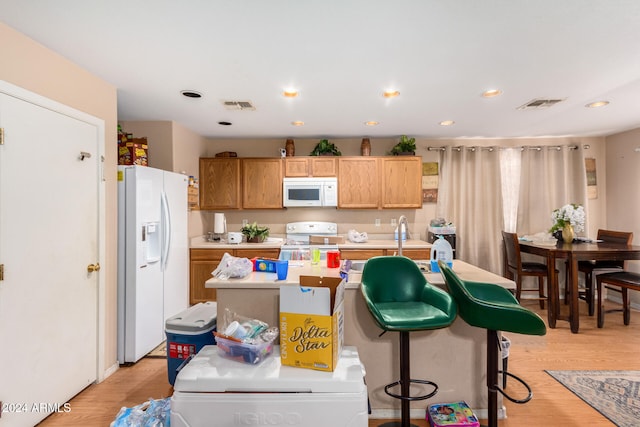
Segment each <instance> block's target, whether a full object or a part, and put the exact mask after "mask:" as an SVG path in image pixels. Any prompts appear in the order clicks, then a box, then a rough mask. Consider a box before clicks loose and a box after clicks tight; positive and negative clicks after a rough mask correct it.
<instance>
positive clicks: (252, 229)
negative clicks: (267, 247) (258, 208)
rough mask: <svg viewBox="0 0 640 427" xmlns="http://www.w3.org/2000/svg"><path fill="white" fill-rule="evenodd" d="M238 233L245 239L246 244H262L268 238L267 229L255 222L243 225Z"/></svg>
mask: <svg viewBox="0 0 640 427" xmlns="http://www.w3.org/2000/svg"><path fill="white" fill-rule="evenodd" d="M240 231H241V232H242V234H244V235H245V236H246V237H247V243H262V242H264V239H266V238H267V237H268V236H269V227H263V226H259V225H258V223H257V222H254V223H253V224H247V225H245V226H244V227H242V229H241V230H240Z"/></svg>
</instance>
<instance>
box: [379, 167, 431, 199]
mask: <svg viewBox="0 0 640 427" xmlns="http://www.w3.org/2000/svg"><path fill="white" fill-rule="evenodd" d="M382 207H383V208H421V207H422V157H413V156H393V157H385V158H383V159H382Z"/></svg>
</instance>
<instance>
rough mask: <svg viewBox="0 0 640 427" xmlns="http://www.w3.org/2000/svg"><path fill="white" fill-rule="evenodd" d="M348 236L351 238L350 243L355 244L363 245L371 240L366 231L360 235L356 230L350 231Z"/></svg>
mask: <svg viewBox="0 0 640 427" xmlns="http://www.w3.org/2000/svg"><path fill="white" fill-rule="evenodd" d="M347 236H348V237H349V241H351V242H353V243H363V242H366V241H367V240H369V237H368V236H367V232H366V231H363V232H362V233H359V232H358V231H356V230H349V233H348V234H347Z"/></svg>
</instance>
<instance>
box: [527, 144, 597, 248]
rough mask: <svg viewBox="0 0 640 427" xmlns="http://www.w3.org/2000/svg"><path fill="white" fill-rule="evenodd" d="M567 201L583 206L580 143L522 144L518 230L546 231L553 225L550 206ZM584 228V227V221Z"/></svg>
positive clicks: (584, 181) (584, 192)
mask: <svg viewBox="0 0 640 427" xmlns="http://www.w3.org/2000/svg"><path fill="white" fill-rule="evenodd" d="M568 203H577V204H580V205H582V206H584V207H585V209H586V208H587V176H586V171H585V164H584V150H583V148H582V146H581V145H579V144H576V145H571V144H570V145H558V146H547V147H545V146H541V147H524V148H523V150H522V159H521V174H520V200H519V202H518V225H517V231H518V234H519V235H525V234H535V233H538V232H541V231H548V230H549V229H550V228H551V226H552V225H553V221H552V220H551V213H552V212H553V210H554V209H557V208H559V207H561V206H564V205H566V204H568ZM587 220H588V218H587ZM585 229H588V228H587V227H586V224H585Z"/></svg>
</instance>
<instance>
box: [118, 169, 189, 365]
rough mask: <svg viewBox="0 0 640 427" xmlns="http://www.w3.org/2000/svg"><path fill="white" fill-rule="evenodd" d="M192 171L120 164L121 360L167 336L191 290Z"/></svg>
mask: <svg viewBox="0 0 640 427" xmlns="http://www.w3.org/2000/svg"><path fill="white" fill-rule="evenodd" d="M187 184H188V177H187V176H185V175H181V174H178V173H173V172H167V171H163V170H160V169H154V168H150V167H146V166H118V361H119V362H120V363H129V362H137V361H138V360H139V359H140V358H142V357H143V356H145V355H146V354H147V353H148V352H149V351H151V350H153V349H154V348H155V347H156V346H158V345H159V344H160V343H162V341H164V339H165V335H164V326H165V320H166V319H168V318H169V317H171V316H173V315H175V314H177V313H179V312H181V311H183V310H185V309H186V308H187V307H188V305H189V301H188V293H189V283H188V280H189V252H188V251H189V241H188V234H187V233H188V232H187V209H188V204H187Z"/></svg>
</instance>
